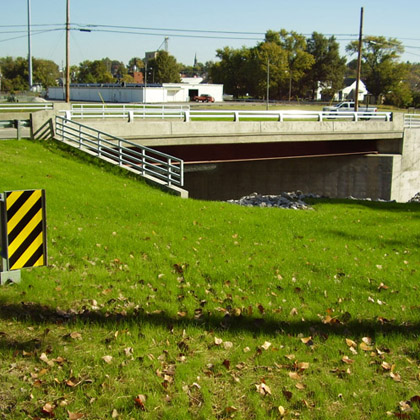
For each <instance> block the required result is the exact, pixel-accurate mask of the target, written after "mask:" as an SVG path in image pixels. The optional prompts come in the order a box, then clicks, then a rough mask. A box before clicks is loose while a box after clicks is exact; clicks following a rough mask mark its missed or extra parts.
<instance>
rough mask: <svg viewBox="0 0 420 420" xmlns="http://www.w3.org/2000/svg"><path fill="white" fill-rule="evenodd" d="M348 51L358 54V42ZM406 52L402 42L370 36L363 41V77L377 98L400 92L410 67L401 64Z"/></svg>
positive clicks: (348, 47)
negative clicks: (402, 55) (401, 84)
mask: <svg viewBox="0 0 420 420" xmlns="http://www.w3.org/2000/svg"><path fill="white" fill-rule="evenodd" d="M346 50H347V51H348V52H350V53H357V51H358V41H353V42H351V43H350V44H349V45H348V46H347V47H346ZM403 52H404V48H403V46H402V44H401V42H400V41H398V40H396V39H394V38H388V39H386V38H385V37H383V36H368V37H365V38H364V40H363V48H362V69H361V77H362V79H363V80H364V82H365V84H366V88H367V89H368V91H369V92H370V93H371V94H372V95H374V96H375V97H377V98H378V97H380V96H386V95H388V94H389V93H390V92H392V91H397V90H400V86H399V85H400V83H401V82H402V81H403V80H404V79H405V78H406V76H407V72H408V66H407V65H406V64H403V63H400V62H399V59H400V56H401V54H402V53H403Z"/></svg>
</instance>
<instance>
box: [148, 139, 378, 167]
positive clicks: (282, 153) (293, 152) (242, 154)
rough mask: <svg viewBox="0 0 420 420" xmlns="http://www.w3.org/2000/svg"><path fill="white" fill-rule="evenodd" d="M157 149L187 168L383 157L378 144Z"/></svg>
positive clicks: (190, 146) (276, 144)
mask: <svg viewBox="0 0 420 420" xmlns="http://www.w3.org/2000/svg"><path fill="white" fill-rule="evenodd" d="M153 149H156V150H159V151H160V152H163V153H167V154H170V155H172V156H176V157H177V158H180V159H183V160H184V163H185V164H186V165H188V164H197V163H209V162H213V163H215V162H245V161H254V160H270V159H284V158H298V157H315V156H343V155H366V154H374V153H380V144H379V143H378V142H377V141H376V140H363V141H351V140H344V141H343V140H341V141H317V142H313V141H312V142H275V143H239V144H238V143H232V144H200V145H174V146H158V147H156V146H154V147H153Z"/></svg>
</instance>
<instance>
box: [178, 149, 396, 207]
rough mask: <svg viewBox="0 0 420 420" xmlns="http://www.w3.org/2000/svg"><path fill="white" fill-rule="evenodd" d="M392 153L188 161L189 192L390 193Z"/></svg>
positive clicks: (209, 196) (208, 195)
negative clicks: (205, 162) (239, 160)
mask: <svg viewBox="0 0 420 420" xmlns="http://www.w3.org/2000/svg"><path fill="white" fill-rule="evenodd" d="M393 169H394V156H392V155H390V156H377V155H373V156H353V157H349V156H339V157H318V158H303V159H302V158H299V159H281V160H271V161H270V160H269V161H255V162H235V163H217V164H202V165H194V167H187V170H188V172H186V173H185V186H184V187H185V188H186V189H187V190H188V191H189V194H190V197H192V198H200V199H206V200H228V199H238V198H240V197H242V196H244V195H248V194H250V193H252V192H258V193H260V194H279V193H280V192H282V191H295V190H301V191H303V192H306V193H309V192H311V193H317V194H321V195H325V196H328V197H335V198H344V197H348V196H354V197H358V198H367V197H370V198H372V199H385V200H390V199H391V198H392V188H391V187H392V179H393Z"/></svg>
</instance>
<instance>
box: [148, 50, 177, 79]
mask: <svg viewBox="0 0 420 420" xmlns="http://www.w3.org/2000/svg"><path fill="white" fill-rule="evenodd" d="M147 69H148V78H147V82H148V83H150V82H155V83H179V82H180V81H181V76H180V75H179V72H180V65H179V64H178V63H177V61H176V59H175V57H174V56H172V55H170V54H168V52H166V51H159V52H158V53H157V55H156V57H155V58H153V59H151V60H149V61H148V63H147Z"/></svg>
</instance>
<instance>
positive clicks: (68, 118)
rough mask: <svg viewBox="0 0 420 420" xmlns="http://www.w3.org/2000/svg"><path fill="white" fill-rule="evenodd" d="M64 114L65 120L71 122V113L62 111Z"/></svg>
mask: <svg viewBox="0 0 420 420" xmlns="http://www.w3.org/2000/svg"><path fill="white" fill-rule="evenodd" d="M64 112H65V116H66V119H67V120H71V111H70V110H67V111H64Z"/></svg>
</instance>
